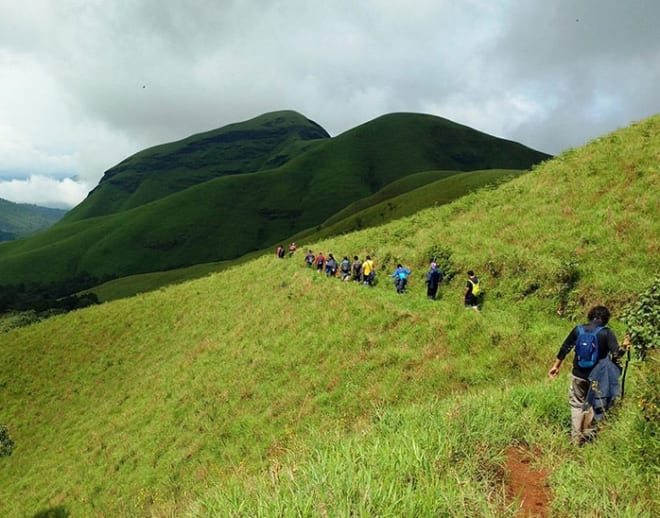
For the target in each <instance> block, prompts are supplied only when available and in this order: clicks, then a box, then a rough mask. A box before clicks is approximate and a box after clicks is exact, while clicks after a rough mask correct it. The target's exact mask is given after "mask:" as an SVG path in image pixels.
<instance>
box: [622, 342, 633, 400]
mask: <svg viewBox="0 0 660 518" xmlns="http://www.w3.org/2000/svg"><path fill="white" fill-rule="evenodd" d="M623 345H625V346H626V364H625V365H624V367H623V376H622V377H621V399H623V396H624V395H625V393H626V374H627V372H628V364H629V363H630V348H631V347H632V344H631V343H630V335H626V338H625V339H624V340H623Z"/></svg>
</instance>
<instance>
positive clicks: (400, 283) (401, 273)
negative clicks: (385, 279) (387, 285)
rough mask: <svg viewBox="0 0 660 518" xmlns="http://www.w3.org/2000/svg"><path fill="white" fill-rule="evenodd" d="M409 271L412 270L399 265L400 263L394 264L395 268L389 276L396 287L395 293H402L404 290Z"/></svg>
mask: <svg viewBox="0 0 660 518" xmlns="http://www.w3.org/2000/svg"><path fill="white" fill-rule="evenodd" d="M411 273H412V272H411V271H410V270H409V269H408V268H405V267H404V266H401V263H399V264H397V265H396V270H394V273H393V274H392V275H390V277H392V278H393V279H394V286H395V287H396V292H397V293H403V292H404V291H406V285H407V284H408V277H409V276H410V274H411Z"/></svg>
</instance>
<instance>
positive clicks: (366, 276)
mask: <svg viewBox="0 0 660 518" xmlns="http://www.w3.org/2000/svg"><path fill="white" fill-rule="evenodd" d="M375 277H376V270H375V266H374V262H373V260H372V259H371V256H369V255H368V256H367V258H366V259H365V261H364V262H363V263H362V279H363V280H364V284H365V286H373V284H374V278H375Z"/></svg>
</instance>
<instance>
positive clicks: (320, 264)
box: [314, 252, 325, 273]
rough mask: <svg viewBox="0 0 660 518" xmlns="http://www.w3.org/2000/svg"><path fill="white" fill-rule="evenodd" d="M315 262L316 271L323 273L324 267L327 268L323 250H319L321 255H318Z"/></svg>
mask: <svg viewBox="0 0 660 518" xmlns="http://www.w3.org/2000/svg"><path fill="white" fill-rule="evenodd" d="M314 264H315V265H316V271H317V272H318V273H321V272H322V271H323V268H325V256H324V255H323V252H319V255H317V256H316V258H315V259H314Z"/></svg>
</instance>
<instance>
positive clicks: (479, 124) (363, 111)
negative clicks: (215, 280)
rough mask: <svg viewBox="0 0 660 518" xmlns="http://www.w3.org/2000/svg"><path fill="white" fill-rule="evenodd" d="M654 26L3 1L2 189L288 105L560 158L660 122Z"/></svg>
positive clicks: (398, 0) (466, 6)
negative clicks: (444, 123)
mask: <svg viewBox="0 0 660 518" xmlns="http://www.w3.org/2000/svg"><path fill="white" fill-rule="evenodd" d="M658 20H660V2H656V1H654V0H635V1H634V2H625V3H624V2H620V1H619V0H582V1H581V2H574V1H573V0H555V1H553V2H528V1H525V0H505V1H502V2H491V1H490V0H420V1H419V2H414V3H412V4H411V3H410V2H408V1H407V0H389V1H384V0H364V1H363V2H353V1H351V0H336V1H334V2H320V1H317V0H288V1H287V2H277V3H274V2H267V1H265V0H243V1H236V0H196V1H195V2H186V3H184V2H179V1H177V0H126V1H123V2H109V1H104V0H84V1H83V0H58V1H57V2H54V1H49V0H28V1H27V2H22V3H16V2H14V1H12V0H0V74H1V76H0V77H1V80H0V181H2V182H3V183H5V184H6V183H7V181H11V180H13V179H23V180H25V179H26V178H29V177H30V176H31V175H36V176H43V177H50V178H54V179H55V180H56V181H57V182H61V181H63V179H64V178H71V179H74V180H72V181H74V182H76V183H79V184H80V186H81V187H84V188H93V187H94V186H95V185H96V184H97V183H98V181H99V180H100V179H101V177H102V175H103V172H104V171H105V170H107V169H108V168H110V167H112V166H113V165H115V164H117V163H118V162H120V161H121V160H123V159H124V158H126V157H127V156H129V155H131V154H133V153H135V152H137V151H139V150H141V149H144V148H146V147H149V146H152V145H156V144H160V143H163V142H167V141H172V140H178V139H181V138H185V137H187V136H189V135H191V134H193V133H198V132H202V131H207V130H210V129H214V128H218V127H221V126H224V125H227V124H231V123H234V122H239V121H243V120H247V119H250V118H252V117H256V116H258V115H260V114H262V113H265V112H269V111H275V110H282V109H293V110H297V111H299V112H300V113H302V114H303V115H305V116H307V117H309V118H310V119H312V120H314V121H315V122H317V123H319V124H320V125H321V126H323V127H324V128H325V129H326V130H328V132H329V133H330V134H331V135H337V134H339V133H341V132H344V131H347V130H349V129H351V128H353V127H355V126H357V125H359V124H362V123H364V122H367V121H369V120H371V119H373V118H376V117H378V116H380V115H383V114H385V113H390V112H396V111H407V112H420V113H429V114H432V115H438V116H441V117H445V118H449V119H452V120H454V121H456V122H459V123H461V124H465V125H468V126H471V127H473V128H475V129H478V130H480V131H484V132H487V133H490V134H493V135H496V136H499V137H503V138H507V139H510V140H515V141H518V142H521V143H523V144H525V145H527V146H530V147H532V148H535V149H538V150H541V151H545V152H549V153H559V152H561V151H562V150H564V149H567V148H569V147H576V146H580V145H582V144H584V143H586V142H587V141H588V140H591V139H593V138H596V137H598V136H600V135H603V134H605V133H608V132H610V131H613V130H615V129H618V128H620V127H624V126H626V125H628V124H630V123H631V122H633V121H636V120H640V119H642V118H645V117H648V116H650V115H654V114H655V113H658V112H660V89H658V88H657V85H658V84H660V38H658V37H657V21H658ZM30 185H31V184H30V183H29V182H25V183H24V185H23V187H25V188H26V189H27V190H26V191H25V196H29V193H30V190H29V189H30ZM37 185H40V184H39V182H34V183H33V184H32V188H33V189H35V190H34V199H35V200H36V199H37V195H38V188H37ZM5 192H8V191H5ZM85 194H86V193H79V198H78V201H71V200H74V198H72V197H70V195H69V194H67V195H66V196H67V197H66V198H65V194H64V192H61V196H62V199H61V201H62V202H63V201H64V200H65V199H66V200H68V201H67V203H72V204H73V205H75V204H77V203H78V202H79V201H81V200H82V199H83V198H84V195H85ZM0 197H2V194H0ZM8 199H11V198H8ZM11 201H15V200H11Z"/></svg>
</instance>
